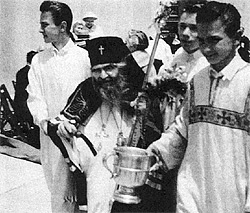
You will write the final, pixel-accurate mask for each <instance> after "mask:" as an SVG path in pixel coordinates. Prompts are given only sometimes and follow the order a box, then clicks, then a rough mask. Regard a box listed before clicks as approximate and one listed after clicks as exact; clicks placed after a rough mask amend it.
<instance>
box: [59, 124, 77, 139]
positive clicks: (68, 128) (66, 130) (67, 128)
mask: <svg viewBox="0 0 250 213" xmlns="http://www.w3.org/2000/svg"><path fill="white" fill-rule="evenodd" d="M76 132H77V128H76V126H75V121H73V120H64V121H63V122H61V123H60V124H59V126H58V130H57V134H58V136H60V137H63V138H66V139H71V138H72V137H73V136H74V135H75V134H76Z"/></svg>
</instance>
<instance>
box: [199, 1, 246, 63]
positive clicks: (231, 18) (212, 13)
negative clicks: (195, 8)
mask: <svg viewBox="0 0 250 213" xmlns="http://www.w3.org/2000/svg"><path fill="white" fill-rule="evenodd" d="M218 19H219V20H221V22H222V23H223V25H224V26H225V33H226V34H227V35H228V37H230V38H232V39H236V40H239V41H240V48H239V49H238V52H239V54H240V56H241V58H242V59H243V60H245V61H246V62H250V51H249V39H248V38H247V37H246V36H242V34H243V31H244V30H243V28H242V27H241V21H240V19H241V15H240V13H239V11H238V10H237V9H236V8H235V7H234V6H233V5H232V4H228V3H221V2H216V1H211V2H208V3H207V4H206V5H205V6H203V7H202V8H201V10H200V11H199V12H198V13H197V16H196V22H197V23H211V22H214V21H216V20H218Z"/></svg>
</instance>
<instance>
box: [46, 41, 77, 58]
mask: <svg viewBox="0 0 250 213" xmlns="http://www.w3.org/2000/svg"><path fill="white" fill-rule="evenodd" d="M74 45H75V44H74V42H73V41H72V39H69V41H68V42H67V44H66V45H65V46H64V47H63V48H62V49H60V50H58V49H57V48H55V46H54V45H52V47H51V51H52V52H53V53H55V54H56V55H65V54H67V53H68V52H69V50H70V49H71V48H72V47H73V46H74Z"/></svg>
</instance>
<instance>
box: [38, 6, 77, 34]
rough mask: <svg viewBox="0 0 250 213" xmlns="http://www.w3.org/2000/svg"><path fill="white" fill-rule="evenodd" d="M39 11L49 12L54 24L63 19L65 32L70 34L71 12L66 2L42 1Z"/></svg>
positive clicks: (59, 22)
mask: <svg viewBox="0 0 250 213" xmlns="http://www.w3.org/2000/svg"><path fill="white" fill-rule="evenodd" d="M40 11H41V12H42V13H43V12H51V14H52V17H53V20H54V22H55V25H56V26H59V25H60V24H61V23H62V21H65V22H66V23H67V27H66V32H67V33H68V34H70V29H71V25H72V20H73V14H72V11H71V9H70V8H69V6H68V5H67V4H65V3H62V2H58V1H44V2H43V3H42V4H41V6H40Z"/></svg>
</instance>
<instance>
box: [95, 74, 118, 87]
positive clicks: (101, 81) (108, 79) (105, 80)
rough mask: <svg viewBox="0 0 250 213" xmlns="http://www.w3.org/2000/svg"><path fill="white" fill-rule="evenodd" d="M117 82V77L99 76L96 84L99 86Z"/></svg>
mask: <svg viewBox="0 0 250 213" xmlns="http://www.w3.org/2000/svg"><path fill="white" fill-rule="evenodd" d="M116 83H117V78H112V77H110V76H108V77H106V78H100V77H99V78H98V79H97V80H96V84H97V86H99V87H101V86H105V85H107V84H108V85H114V84H116Z"/></svg>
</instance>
